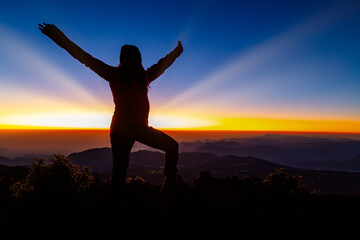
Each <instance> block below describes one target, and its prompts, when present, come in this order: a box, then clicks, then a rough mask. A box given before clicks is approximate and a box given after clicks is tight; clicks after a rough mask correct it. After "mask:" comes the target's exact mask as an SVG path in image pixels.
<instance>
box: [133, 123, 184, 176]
mask: <svg viewBox="0 0 360 240" xmlns="http://www.w3.org/2000/svg"><path fill="white" fill-rule="evenodd" d="M135 140H136V141H138V142H141V143H143V144H146V145H148V146H150V147H153V148H157V149H160V150H163V151H165V169H164V175H165V177H166V178H167V179H175V177H176V173H177V168H176V165H177V163H178V157H179V156H178V152H179V144H178V143H177V142H176V141H175V140H174V139H173V138H172V137H170V136H168V135H166V134H165V133H163V132H161V131H159V130H156V129H154V128H152V127H146V128H145V130H144V131H141V133H140V134H138V135H137V136H136V138H135Z"/></svg>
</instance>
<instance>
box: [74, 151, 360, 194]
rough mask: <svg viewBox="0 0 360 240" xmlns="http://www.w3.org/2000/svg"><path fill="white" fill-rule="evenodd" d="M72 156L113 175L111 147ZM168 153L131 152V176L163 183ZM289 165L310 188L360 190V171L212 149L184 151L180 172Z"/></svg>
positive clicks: (251, 172) (257, 174) (260, 174)
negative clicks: (308, 166) (320, 168)
mask: <svg viewBox="0 0 360 240" xmlns="http://www.w3.org/2000/svg"><path fill="white" fill-rule="evenodd" d="M68 158H69V159H70V160H71V161H72V162H73V163H75V164H77V165H79V166H81V167H83V166H85V165H86V166H89V167H90V168H91V169H93V170H94V171H96V172H99V173H101V175H102V176H103V177H110V176H111V166H112V159H111V149H110V148H98V149H89V150H86V151H84V152H79V153H73V154H70V155H69V156H68ZM163 165H164V154H163V153H160V152H151V151H144V150H142V151H138V152H134V153H132V154H131V158H130V164H129V169H128V175H129V176H142V177H143V178H144V179H145V180H146V181H148V182H151V183H154V184H160V183H161V182H162V180H163V172H162V170H163ZM277 168H285V169H286V170H287V171H288V172H290V173H291V174H299V175H301V176H303V180H304V182H305V184H306V185H307V186H308V187H309V188H310V189H320V190H321V191H323V192H325V193H329V194H348V195H349V194H355V193H357V192H360V173H349V172H341V171H316V170H301V169H296V168H291V167H286V166H283V165H279V164H275V163H272V162H269V161H265V160H262V159H259V158H255V157H239V156H234V155H228V156H225V157H218V156H216V155H214V154H211V153H200V152H183V153H180V155H179V164H178V169H179V174H180V175H181V176H182V178H183V179H184V181H185V182H187V183H189V184H192V182H193V180H194V179H196V177H197V176H198V174H199V173H200V172H203V171H208V172H210V174H211V175H212V176H213V177H216V178H226V177H232V176H237V177H239V178H241V179H246V178H265V177H266V176H267V175H268V174H269V173H271V172H273V171H274V169H277Z"/></svg>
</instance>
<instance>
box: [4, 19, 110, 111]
mask: <svg viewBox="0 0 360 240" xmlns="http://www.w3.org/2000/svg"><path fill="white" fill-rule="evenodd" d="M0 35H1V38H0V49H1V50H2V54H4V53H5V54H6V55H7V56H8V57H10V58H13V59H15V60H16V61H17V62H18V63H20V64H23V65H24V66H26V67H28V68H29V69H31V70H32V71H34V72H36V73H37V74H38V75H39V76H43V79H44V81H46V83H47V84H48V83H49V82H50V83H52V84H53V85H54V87H55V89H56V90H63V91H64V92H67V93H71V94H72V97H73V99H74V100H81V101H84V102H88V103H91V104H93V105H95V106H99V105H100V106H104V105H106V104H105V103H104V102H103V101H101V100H100V99H99V98H98V97H96V96H94V95H93V94H91V93H90V92H89V91H87V90H86V89H85V88H84V87H82V86H81V85H80V84H78V83H77V82H76V81H75V80H74V79H72V78H71V77H70V76H69V75H67V74H66V73H65V72H64V71H62V70H60V69H59V68H58V67H56V66H55V65H54V64H52V63H51V61H49V60H48V59H46V58H45V57H44V56H42V55H41V54H40V53H38V52H37V51H36V50H35V49H34V48H33V47H31V46H29V45H28V44H27V43H25V42H24V41H23V40H21V39H22V38H21V37H20V36H17V35H16V34H15V33H13V32H12V31H11V30H9V29H8V28H6V27H5V26H3V25H1V24H0ZM39 80H41V79H39ZM1 85H6V83H4V82H1ZM39 86H40V85H39ZM0 91H1V90H0Z"/></svg>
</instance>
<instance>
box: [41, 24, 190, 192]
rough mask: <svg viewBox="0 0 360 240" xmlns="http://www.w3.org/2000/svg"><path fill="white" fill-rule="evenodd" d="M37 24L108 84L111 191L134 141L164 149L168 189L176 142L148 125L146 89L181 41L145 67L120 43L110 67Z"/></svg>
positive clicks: (118, 188) (119, 183)
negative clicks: (116, 62) (115, 62)
mask: <svg viewBox="0 0 360 240" xmlns="http://www.w3.org/2000/svg"><path fill="white" fill-rule="evenodd" d="M39 26H40V27H39V29H40V30H41V32H42V33H44V34H45V35H46V36H48V37H49V38H51V39H52V40H53V41H54V42H55V43H56V44H58V45H59V46H60V47H62V48H64V49H65V50H66V51H67V52H68V53H70V55H71V56H73V57H74V58H76V59H77V60H79V61H80V62H81V63H83V64H85V66H87V67H89V68H90V69H91V70H93V71H94V72H96V73H97V74H98V75H99V76H100V77H102V78H103V79H105V80H106V81H108V82H109V84H110V88H111V91H112V94H113V98H114V103H115V112H114V115H113V118H112V121H111V126H110V138H111V148H112V156H113V169H112V187H113V190H114V191H115V192H119V193H121V192H122V190H123V188H124V186H125V181H126V172H127V169H128V165H129V157H130V151H131V148H132V146H133V144H134V142H135V141H138V142H141V143H143V144H146V145H148V146H150V147H153V148H157V149H161V150H163V151H165V169H164V175H165V181H164V184H163V189H169V188H170V189H171V187H172V186H173V184H174V183H175V177H176V173H177V168H176V165H177V161H178V143H177V142H176V141H175V140H174V139H173V138H171V137H170V136H168V135H166V134H165V133H163V132H161V131H159V130H156V129H154V128H152V127H149V126H148V115H149V99H148V88H149V84H150V83H151V82H152V81H154V80H155V79H156V78H158V77H159V76H160V75H161V74H162V73H163V72H164V71H165V70H166V69H167V68H168V67H170V65H171V64H172V63H173V62H174V61H175V59H176V58H177V57H178V56H180V54H181V53H182V51H183V48H182V45H181V42H180V41H179V42H178V46H177V47H176V48H175V49H174V50H173V51H172V52H170V53H169V54H168V55H166V57H164V58H162V59H160V60H159V62H158V63H156V64H154V65H152V66H151V67H150V68H148V69H147V70H145V69H144V67H143V66H142V59H141V54H140V51H139V49H138V48H137V47H136V46H133V45H124V46H122V48H121V53H120V64H119V66H118V67H113V66H109V65H107V64H105V63H103V62H102V61H100V60H98V59H96V58H94V57H92V56H91V55H90V54H88V53H87V52H85V51H84V50H82V49H81V48H80V47H79V46H77V45H76V44H75V43H73V42H72V41H71V40H70V39H68V38H67V37H66V36H65V34H64V33H63V32H62V31H60V30H59V29H58V28H57V27H56V26H55V25H53V24H46V23H43V24H39Z"/></svg>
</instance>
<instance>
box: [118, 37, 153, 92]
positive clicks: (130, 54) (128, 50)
mask: <svg viewBox="0 0 360 240" xmlns="http://www.w3.org/2000/svg"><path fill="white" fill-rule="evenodd" d="M126 58H127V59H134V60H135V62H136V63H137V65H138V66H137V68H135V71H136V76H137V77H136V78H137V79H138V80H140V81H143V83H144V84H145V86H146V88H149V81H148V79H147V78H146V75H145V69H144V67H143V65H142V58H141V53H140V51H139V49H138V48H137V47H136V46H134V45H128V44H125V45H123V46H122V47H121V52H120V64H119V65H118V67H119V68H120V69H121V70H122V71H123V73H124V74H125V75H127V74H128V69H127V68H126V64H124V59H126ZM128 80H130V79H128ZM128 84H130V82H129V83H128Z"/></svg>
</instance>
